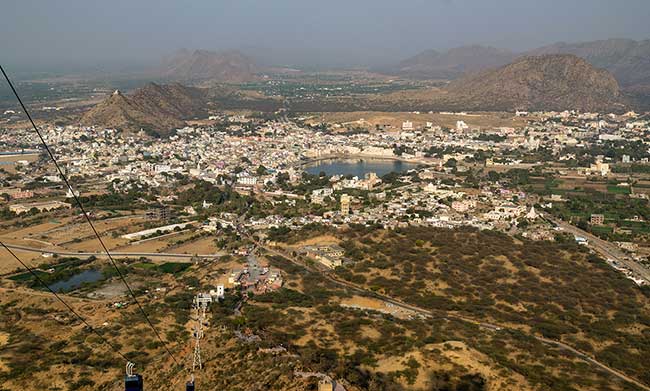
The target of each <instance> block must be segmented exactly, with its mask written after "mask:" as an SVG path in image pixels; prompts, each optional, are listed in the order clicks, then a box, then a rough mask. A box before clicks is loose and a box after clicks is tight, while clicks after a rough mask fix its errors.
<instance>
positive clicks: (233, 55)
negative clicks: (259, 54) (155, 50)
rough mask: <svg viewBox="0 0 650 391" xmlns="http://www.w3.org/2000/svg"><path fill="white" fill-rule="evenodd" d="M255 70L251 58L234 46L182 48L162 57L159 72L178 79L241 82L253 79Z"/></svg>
mask: <svg viewBox="0 0 650 391" xmlns="http://www.w3.org/2000/svg"><path fill="white" fill-rule="evenodd" d="M257 72H259V68H258V66H257V65H256V64H255V63H254V62H253V60H251V59H250V58H249V57H247V56H245V55H244V54H242V53H241V52H239V51H236V50H227V51H219V52H214V51H209V50H194V51H189V50H187V49H183V50H179V51H178V52H177V53H176V54H175V55H174V56H172V57H171V58H170V59H168V60H167V61H165V64H164V65H163V69H162V71H161V74H162V77H164V78H167V79H170V80H178V81H190V80H192V81H198V80H211V81H219V82H224V83H241V82H246V81H250V80H253V79H254V78H255V74H256V73H257Z"/></svg>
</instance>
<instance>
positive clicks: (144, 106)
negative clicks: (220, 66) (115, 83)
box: [81, 83, 207, 136]
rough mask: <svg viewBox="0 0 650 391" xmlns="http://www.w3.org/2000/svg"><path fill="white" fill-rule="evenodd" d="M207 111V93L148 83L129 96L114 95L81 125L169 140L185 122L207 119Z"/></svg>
mask: <svg viewBox="0 0 650 391" xmlns="http://www.w3.org/2000/svg"><path fill="white" fill-rule="evenodd" d="M206 107H207V97H206V92H205V90H202V89H199V88H193V87H185V86H183V85H180V84H169V85H159V84H155V83H149V84H147V85H145V86H144V87H142V88H139V89H137V90H135V91H134V92H133V93H132V94H129V95H124V94H122V93H121V92H119V91H115V92H114V93H113V94H112V95H111V96H109V97H108V98H107V99H106V100H104V101H103V102H101V103H99V104H97V105H96V106H95V107H93V108H92V109H90V110H89V111H88V112H86V113H85V114H84V115H83V116H82V118H81V123H82V124H84V125H96V126H101V127H105V128H115V129H120V130H123V131H138V130H140V129H143V130H145V131H146V132H147V133H149V134H152V135H160V136H166V135H169V134H170V133H171V132H172V131H173V130H174V129H177V128H182V127H183V126H185V121H184V120H186V119H190V118H193V117H196V116H200V115H204V114H205V110H206Z"/></svg>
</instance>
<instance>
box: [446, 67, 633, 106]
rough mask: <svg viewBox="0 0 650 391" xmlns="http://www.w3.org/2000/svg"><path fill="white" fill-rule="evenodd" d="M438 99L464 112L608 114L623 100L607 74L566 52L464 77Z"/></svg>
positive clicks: (612, 77) (615, 82) (610, 76)
mask: <svg viewBox="0 0 650 391" xmlns="http://www.w3.org/2000/svg"><path fill="white" fill-rule="evenodd" d="M445 93H446V95H445V96H443V97H442V101H443V102H446V104H454V105H455V106H457V107H458V108H459V109H463V110H497V111H498V110H513V109H515V108H518V109H529V110H565V109H579V110H587V111H593V110H596V111H601V110H610V109H613V108H616V107H617V106H620V107H621V108H622V105H623V99H622V96H621V92H620V89H619V85H618V83H617V81H616V79H615V78H614V76H613V75H612V74H611V73H610V72H609V71H607V70H604V69H599V68H596V67H594V66H593V65H591V64H590V63H589V62H587V61H586V60H584V59H582V58H579V57H577V56H574V55H570V54H569V55H568V54H549V55H543V56H526V57H520V58H518V59H517V60H515V61H514V62H513V63H511V64H508V65H504V66H502V67H499V68H496V69H492V70H488V71H483V72H480V73H477V74H472V75H468V76H465V77H463V78H461V79H458V80H456V81H453V82H451V83H450V84H449V85H448V86H447V87H446V88H445Z"/></svg>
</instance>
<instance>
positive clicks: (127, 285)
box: [0, 65, 180, 365]
mask: <svg viewBox="0 0 650 391" xmlns="http://www.w3.org/2000/svg"><path fill="white" fill-rule="evenodd" d="M0 71H2V75H3V76H4V78H5V80H7V83H8V84H9V87H10V88H11V91H13V93H14V95H15V96H16V99H18V103H20V106H21V107H22V108H23V111H24V112H25V115H27V118H28V119H29V122H30V123H31V124H32V127H33V128H34V130H35V131H36V134H37V135H38V138H39V139H40V140H41V143H42V144H43V147H45V150H46V151H47V154H48V155H49V156H50V158H51V159H52V162H54V166H55V167H56V169H57V171H58V172H59V175H60V176H61V178H62V179H63V181H64V182H65V184H66V186H67V187H68V189H69V190H70V193H71V194H72V197H73V198H74V200H75V202H76V203H77V206H79V209H80V210H81V212H82V213H83V215H84V217H85V218H86V221H87V222H88V224H89V225H90V228H91V229H92V231H93V233H94V234H95V236H96V237H97V240H99V243H100V244H101V246H102V248H103V249H104V252H105V253H106V255H107V256H108V259H109V260H110V261H111V264H112V265H113V267H114V268H115V271H117V274H118V276H119V277H120V279H121V280H122V282H123V283H124V285H125V286H126V288H127V290H128V291H129V294H130V295H131V297H133V300H134V301H135V303H136V304H137V306H138V308H139V309H140V312H141V313H142V316H143V317H144V319H145V320H146V321H147V323H148V324H149V327H151V329H152V330H153V332H154V333H155V334H156V337H157V338H158V340H159V341H160V343H161V344H162V345H163V347H164V348H165V350H166V351H167V354H169V356H170V357H171V358H172V360H174V363H175V364H176V365H180V364H179V363H178V361H177V360H176V357H174V355H173V354H172V352H171V351H170V350H169V347H168V346H167V344H166V343H165V341H164V340H163V339H162V337H161V336H160V334H159V333H158V330H156V328H155V327H154V325H153V323H152V322H151V320H150V319H149V316H148V315H147V313H146V312H145V310H144V308H142V305H141V304H140V302H139V301H138V299H137V297H136V296H135V294H134V293H133V290H132V289H131V287H130V286H129V284H128V283H127V282H126V278H124V275H123V274H122V271H120V268H119V267H118V266H117V263H116V262H115V260H114V259H113V256H112V255H111V253H110V252H109V251H108V247H106V244H104V241H103V240H102V238H101V236H99V233H98V232H97V229H95V225H94V224H93V222H92V221H91V220H90V216H89V215H88V213H86V209H85V208H84V206H83V204H82V203H81V200H80V199H79V197H78V196H77V194H75V192H74V190H73V189H72V186H71V185H70V182H69V181H68V178H67V177H66V175H65V174H64V173H63V170H62V169H61V167H60V166H59V163H58V162H57V160H56V158H55V157H54V154H53V153H52V151H51V150H50V147H49V146H48V145H47V143H46V142H45V139H44V138H43V135H42V134H41V131H40V130H39V129H38V127H37V126H36V123H34V120H33V119H32V116H31V115H30V114H29V111H28V110H27V107H25V104H24V103H23V101H22V99H20V95H18V92H17V91H16V89H15V88H14V85H13V83H12V82H11V80H10V79H9V76H7V73H6V72H5V70H4V68H3V67H2V65H0Z"/></svg>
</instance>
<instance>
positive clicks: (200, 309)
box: [192, 294, 208, 372]
mask: <svg viewBox="0 0 650 391" xmlns="http://www.w3.org/2000/svg"><path fill="white" fill-rule="evenodd" d="M201 299H202V297H201V295H200V294H199V295H197V296H196V297H195V299H194V309H195V314H196V326H195V327H194V358H193V360H192V372H194V371H195V370H196V369H203V362H202V361H201V339H202V338H203V323H204V322H205V317H206V315H205V314H206V310H207V308H208V303H207V302H206V301H204V300H201Z"/></svg>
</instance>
